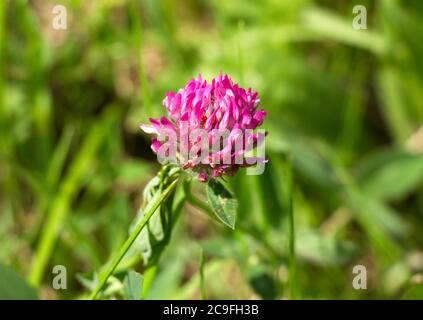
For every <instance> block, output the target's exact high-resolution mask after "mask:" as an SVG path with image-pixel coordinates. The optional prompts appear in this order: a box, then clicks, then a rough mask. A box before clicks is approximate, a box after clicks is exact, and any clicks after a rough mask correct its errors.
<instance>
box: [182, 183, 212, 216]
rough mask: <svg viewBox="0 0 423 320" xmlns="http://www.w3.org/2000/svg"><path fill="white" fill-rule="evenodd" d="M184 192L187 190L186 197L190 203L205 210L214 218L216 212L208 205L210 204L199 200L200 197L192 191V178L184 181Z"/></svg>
mask: <svg viewBox="0 0 423 320" xmlns="http://www.w3.org/2000/svg"><path fill="white" fill-rule="evenodd" d="M184 192H185V198H186V200H187V201H188V202H189V203H190V204H192V205H193V206H194V207H196V208H198V209H200V210H202V211H204V212H205V213H207V214H208V215H209V216H210V217H212V218H214V216H215V214H214V212H213V211H212V209H211V208H210V207H209V206H208V204H207V203H205V202H203V201H201V200H199V199H197V198H196V197H195V196H194V195H193V194H192V192H191V181H190V180H185V181H184Z"/></svg>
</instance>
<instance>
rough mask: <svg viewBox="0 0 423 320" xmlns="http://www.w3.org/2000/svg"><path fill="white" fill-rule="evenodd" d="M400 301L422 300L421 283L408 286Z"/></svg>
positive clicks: (422, 289)
mask: <svg viewBox="0 0 423 320" xmlns="http://www.w3.org/2000/svg"><path fill="white" fill-rule="evenodd" d="M401 299H402V300H422V299H423V283H418V284H414V285H412V286H410V287H409V288H408V289H407V290H406V291H405V292H404V294H403V295H402V297H401Z"/></svg>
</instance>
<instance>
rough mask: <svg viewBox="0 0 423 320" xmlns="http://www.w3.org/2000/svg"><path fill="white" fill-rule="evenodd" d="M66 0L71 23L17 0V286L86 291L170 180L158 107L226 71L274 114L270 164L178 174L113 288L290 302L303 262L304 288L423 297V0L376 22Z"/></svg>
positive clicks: (333, 294)
mask: <svg viewBox="0 0 423 320" xmlns="http://www.w3.org/2000/svg"><path fill="white" fill-rule="evenodd" d="M61 4H63V5H65V6H66V8H67V10H68V29H67V30H54V29H52V27H51V18H52V13H51V7H50V1H46V0H33V1H26V0H16V1H0V243H1V245H0V259H1V261H4V262H5V263H7V265H8V266H10V267H4V266H3V265H1V266H0V298H1V297H2V295H4V294H7V295H8V297H11V298H36V297H40V298H53V299H78V298H86V297H88V291H89V290H93V289H94V288H95V286H96V285H97V284H98V281H97V276H96V274H97V273H98V274H99V278H100V280H101V279H103V278H102V277H101V275H103V274H104V271H105V268H107V266H108V265H107V264H105V262H106V261H109V260H110V259H111V258H113V257H115V256H116V254H117V253H118V252H119V249H120V248H121V246H122V244H124V243H125V242H126V241H127V239H128V230H129V231H133V230H134V229H133V228H134V226H135V225H136V222H139V221H140V219H142V218H143V216H145V213H146V212H147V211H148V210H147V209H148V208H147V205H148V203H152V202H154V201H152V200H157V199H158V198H159V197H160V192H161V191H163V189H164V188H166V186H168V185H169V184H170V183H171V181H170V180H168V181H166V177H168V175H165V174H163V173H162V174H161V175H159V176H158V178H153V180H151V179H152V177H153V176H155V174H156V173H157V172H158V171H159V170H160V166H159V165H158V164H157V161H156V158H155V157H154V155H153V154H152V152H151V149H150V146H149V143H150V142H149V140H150V137H148V136H147V135H144V134H143V133H142V132H141V131H140V130H139V124H140V122H145V121H146V120H147V119H148V118H149V117H157V116H160V115H162V114H163V113H164V109H163V108H162V107H161V105H162V100H163V98H164V94H165V92H167V91H176V90H177V89H178V88H180V87H181V86H183V85H184V84H185V83H186V81H187V80H188V79H189V78H191V77H194V76H196V75H197V74H198V73H201V74H202V75H203V77H205V78H207V79H209V78H210V77H212V76H216V75H217V74H218V73H219V72H220V71H222V72H224V73H228V74H229V75H231V77H232V78H233V79H234V80H235V81H236V82H239V83H240V84H242V85H243V86H246V87H252V88H254V89H255V90H257V91H258V92H259V96H260V99H261V106H262V107H263V108H264V109H266V111H267V113H268V115H267V118H266V120H265V123H264V128H265V129H266V131H268V133H269V134H268V137H267V138H266V157H267V158H268V160H269V162H268V163H267V164H266V170H265V172H264V174H262V175H260V176H248V175H246V173H245V170H240V171H239V172H238V173H237V175H236V176H235V177H231V178H229V177H228V178H227V179H226V178H225V179H226V180H227V181H226V182H227V186H226V183H225V185H223V184H221V183H220V182H217V181H211V182H210V183H209V184H208V185H205V184H200V183H198V182H196V181H195V179H192V181H191V180H188V179H186V180H185V182H186V184H184V185H183V186H179V185H178V186H177V187H175V188H176V189H175V190H174V192H172V193H171V194H170V195H169V197H167V198H166V200H165V201H164V202H163V203H162V204H161V205H160V206H159V208H158V209H157V210H156V211H155V212H152V213H151V214H152V218H151V220H150V221H149V223H148V225H147V228H145V229H144V230H143V231H142V233H141V235H139V236H138V237H136V239H134V241H135V243H136V244H135V245H134V246H130V248H129V249H128V251H127V252H125V254H124V257H123V259H122V261H120V263H118V266H117V267H116V269H115V270H114V272H113V275H112V276H110V277H109V278H108V281H107V286H106V287H105V288H104V289H105V290H103V291H102V295H101V297H103V298H127V299H128V298H131V299H139V298H140V297H142V298H145V299H159V298H169V299H172V298H183V299H185V298H191V299H192V298H201V297H204V296H205V295H206V296H207V298H211V299H225V298H231V299H234V298H247V299H252V298H257V297H259V298H269V299H281V298H289V297H292V288H290V287H291V286H290V283H292V281H291V280H292V277H291V275H292V273H296V274H297V277H296V278H297V279H298V281H297V283H296V286H297V287H298V296H299V297H301V298H307V299H312V298H317V299H326V298H336V299H344V298H347V299H364V298H370V299H386V298H389V299H396V298H405V299H411V298H416V299H421V298H422V295H421V286H420V282H419V281H421V275H422V274H423V264H422V262H421V256H422V249H421V248H422V246H423V242H422V237H421V235H422V233H423V223H422V219H423V192H422V186H423V160H422V159H423V158H422V153H421V151H422V147H421V146H422V134H421V131H420V132H419V128H421V126H422V124H423V90H422V88H423V60H422V58H421V57H423V42H422V41H421V35H422V34H423V27H422V24H421V21H422V19H423V11H422V9H423V5H422V1H420V0H390V1H388V0H386V1H385V0H380V1H369V0H363V1H361V2H360V4H363V5H365V6H366V8H367V18H368V21H367V27H368V29H367V30H354V29H353V28H352V20H353V18H354V14H353V13H352V9H353V6H354V5H356V4H357V3H356V2H354V1H351V0H348V1H317V0H291V1H276V0H264V1H254V0H231V1H220V0H202V1H197V0H189V1H182V2H181V3H180V2H179V1H176V0H166V1H157V0H136V1H134V0H114V1H110V0H97V1H71V0H63V1H62V2H61ZM287 154H289V155H290V160H291V162H292V171H291V170H287V167H286V166H287V162H286V161H287V158H286V156H287ZM165 170H169V168H167V169H165ZM291 174H292V184H291V183H288V182H289V181H290V179H289V177H290V176H291ZM149 181H150V182H149ZM229 190H233V194H232V191H229ZM143 191H144V192H143ZM291 201H292V202H291ZM291 203H292V204H293V206H292V208H293V211H291V210H290V208H291V205H290V204H291ZM140 205H141V208H142V209H141V210H138V209H139V208H140ZM137 210H138V211H137ZM203 212H206V213H207V214H209V215H211V216H212V217H213V219H214V220H217V221H219V222H222V223H214V221H213V220H212V219H209V218H208V217H207V216H205V215H203ZM291 212H292V213H293V217H294V224H295V234H294V233H293V232H292V233H291V232H289V231H290V230H291V231H293V229H290V226H291V221H292V220H291V218H292V216H291V215H290V213H291ZM235 218H236V219H235ZM235 220H236V225H235ZM227 226H229V227H230V228H234V227H235V229H234V230H232V229H230V228H227ZM292 240H294V241H292ZM293 242H295V251H294V250H292V249H293V248H292V246H290V243H291V244H292V243H293ZM202 250H204V255H202V254H201V252H202ZM200 256H202V258H203V259H202V260H201V263H199V257H200ZM293 258H295V259H294V260H293ZM292 261H294V262H296V266H295V272H292V269H293V268H292ZM56 264H61V265H64V266H66V268H67V271H68V272H67V274H68V290H63V291H54V290H51V289H50V278H51V269H52V267H53V266H54V265H56ZM357 264H363V265H365V266H367V269H368V271H369V272H368V278H369V279H368V289H367V290H366V291H365V292H363V291H357V290H355V289H353V288H352V286H351V271H352V267H353V266H354V265H357ZM102 266H104V267H102ZM290 266H291V269H290ZM135 270H136V271H137V273H135ZM18 275H19V276H18ZM82 275H84V276H82ZM125 277H126V278H125ZM141 277H142V279H143V280H142V289H141ZM23 278H28V279H29V280H30V283H33V284H35V285H36V287H37V293H36V294H35V293H34V290H33V289H31V288H30V287H28V285H26V284H25V280H23ZM78 278H79V279H84V280H83V282H84V283H85V284H86V285H87V286H88V287H89V288H88V289H87V288H86V287H84V286H81V285H80V283H79V280H78ZM228 284H229V285H228ZM10 288H19V290H13V291H10ZM140 291H142V292H141V293H140ZM10 294H13V295H10Z"/></svg>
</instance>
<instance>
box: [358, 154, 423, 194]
mask: <svg viewBox="0 0 423 320" xmlns="http://www.w3.org/2000/svg"><path fill="white" fill-rule="evenodd" d="M357 180H358V185H359V187H360V189H361V190H362V191H363V193H364V194H367V195H368V196H369V197H374V198H378V199H393V198H397V199H398V198H401V197H403V196H405V195H407V193H409V192H411V191H413V190H415V189H416V188H417V187H418V186H419V184H422V183H423V157H422V156H421V155H418V154H413V153H409V152H406V151H401V150H384V151H379V152H377V153H376V154H374V155H373V156H371V157H370V158H369V159H368V160H367V161H365V162H364V163H363V164H362V165H361V166H360V167H359V168H358V177H357Z"/></svg>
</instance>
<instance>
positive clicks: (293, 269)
mask: <svg viewBox="0 0 423 320" xmlns="http://www.w3.org/2000/svg"><path fill="white" fill-rule="evenodd" d="M286 187H287V205H288V207H287V211H288V220H289V230H288V246H289V297H290V299H292V300H294V299H297V292H298V290H297V261H296V258H295V221H294V205H293V178H292V164H291V156H290V155H288V157H287V160H286Z"/></svg>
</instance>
